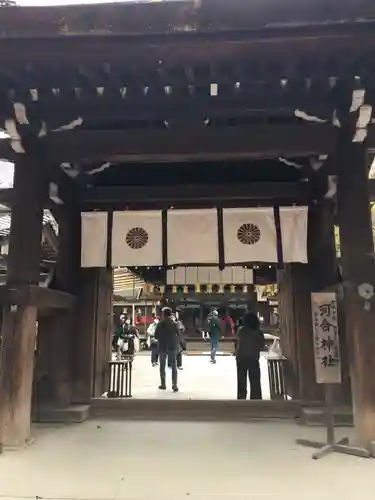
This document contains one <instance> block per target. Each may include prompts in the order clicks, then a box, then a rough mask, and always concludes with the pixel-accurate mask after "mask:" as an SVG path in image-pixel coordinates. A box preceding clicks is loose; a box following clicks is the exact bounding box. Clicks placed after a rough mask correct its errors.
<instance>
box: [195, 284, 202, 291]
mask: <svg viewBox="0 0 375 500" xmlns="http://www.w3.org/2000/svg"><path fill="white" fill-rule="evenodd" d="M195 293H201V286H200V284H197V285H195Z"/></svg>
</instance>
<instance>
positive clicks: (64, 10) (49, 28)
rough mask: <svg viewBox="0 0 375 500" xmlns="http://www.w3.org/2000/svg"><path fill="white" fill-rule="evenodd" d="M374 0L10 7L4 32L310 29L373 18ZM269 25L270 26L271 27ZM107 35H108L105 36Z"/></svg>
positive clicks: (3, 19)
mask: <svg viewBox="0 0 375 500" xmlns="http://www.w3.org/2000/svg"><path fill="white" fill-rule="evenodd" d="M374 17H375V7H374V4H373V2H372V1H371V0H363V1H362V2H360V3H358V2H351V1H345V2H343V3H342V5H341V4H340V5H338V4H337V2H336V0H305V1H304V2H303V4H301V2H299V1H298V0H284V2H283V6H282V7H280V5H279V2H278V1H277V0H265V1H263V2H243V1H241V0H232V1H231V2H230V3H228V2H225V1H224V0H220V1H217V0H216V1H213V0H203V1H201V2H199V3H194V2H186V1H180V2H171V3H162V4H161V5H159V4H154V3H151V4H150V3H142V2H141V3H140V4H132V3H125V4H121V5H118V4H116V5H115V4H113V5H111V4H110V5H107V4H106V5H104V4H103V5H95V6H89V7H87V6H86V5H85V6H84V5H81V6H65V7H43V8H38V9H35V8H33V7H32V8H25V7H22V8H20V9H7V10H4V13H2V15H1V20H0V31H1V32H2V33H4V35H5V36H6V35H8V36H38V37H40V36H56V35H61V34H64V33H66V34H72V35H73V34H75V35H78V34H83V35H87V34H91V35H93V34H95V33H102V34H103V33H105V34H106V35H108V34H115V33H131V34H134V35H144V34H148V35H153V36H156V37H159V39H160V38H162V37H163V35H165V34H168V35H169V36H171V35H176V34H181V35H183V36H185V38H186V37H187V36H191V34H192V33H193V36H195V35H196V34H197V33H198V34H199V33H200V32H205V31H206V32H207V31H213V32H214V33H215V32H216V31H218V32H219V33H220V32H224V33H225V31H228V30H241V29H246V28H247V29H252V30H254V31H257V29H259V28H263V27H264V26H267V31H268V30H270V29H271V28H270V27H272V26H274V27H280V26H282V27H284V29H285V28H288V27H289V28H290V27H291V26H292V27H299V28H300V30H301V31H302V32H305V31H306V28H307V27H308V26H309V24H312V25H318V26H319V27H320V25H322V24H323V27H324V26H325V25H326V24H327V23H329V22H330V21H331V22H335V23H336V24H338V25H339V26H340V23H339V21H342V20H346V21H347V20H356V19H361V20H363V19H366V18H368V19H374ZM268 26H270V27H268ZM103 38H104V37H103Z"/></svg>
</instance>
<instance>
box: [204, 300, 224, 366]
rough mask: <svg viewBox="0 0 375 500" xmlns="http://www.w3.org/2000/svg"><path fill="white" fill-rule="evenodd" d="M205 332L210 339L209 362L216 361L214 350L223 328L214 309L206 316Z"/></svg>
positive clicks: (215, 350) (217, 345)
mask: <svg viewBox="0 0 375 500" xmlns="http://www.w3.org/2000/svg"><path fill="white" fill-rule="evenodd" d="M205 330H206V332H207V333H208V335H209V336H210V340H211V360H210V361H211V363H213V364H215V363H216V352H217V348H218V347H219V342H220V337H221V336H222V334H223V329H222V325H221V320H220V318H219V313H218V312H217V311H216V310H215V309H214V310H213V311H212V312H211V313H210V314H209V315H208V316H207V320H206V327H205Z"/></svg>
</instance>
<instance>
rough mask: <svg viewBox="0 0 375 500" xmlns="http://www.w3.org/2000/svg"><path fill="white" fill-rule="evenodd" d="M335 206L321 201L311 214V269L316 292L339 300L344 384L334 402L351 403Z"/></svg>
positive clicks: (336, 390)
mask: <svg viewBox="0 0 375 500" xmlns="http://www.w3.org/2000/svg"><path fill="white" fill-rule="evenodd" d="M334 218H335V206H334V204H333V202H332V201H330V200H321V201H320V202H319V203H318V204H317V205H314V206H312V207H310V211H309V231H308V240H309V241H308V248H309V255H308V258H309V270H310V283H311V291H312V292H335V293H336V294H337V300H338V304H337V305H338V314H339V328H340V332H339V338H340V356H341V367H342V383H341V384H336V385H335V386H334V387H333V389H332V395H333V402H334V403H335V404H339V405H350V404H351V390H350V377H349V364H348V353H347V342H346V328H345V315H344V307H345V306H344V304H343V301H342V293H341V282H340V278H341V277H340V275H339V268H338V261H337V255H336V246H335V235H334V222H335V221H334Z"/></svg>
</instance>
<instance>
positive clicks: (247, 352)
mask: <svg viewBox="0 0 375 500" xmlns="http://www.w3.org/2000/svg"><path fill="white" fill-rule="evenodd" d="M263 349H264V335H263V333H262V332H261V330H260V323H259V320H258V317H257V316H256V314H254V313H250V312H248V313H246V314H245V316H244V317H243V322H242V326H240V327H239V329H238V330H237V344H236V362H237V399H246V396H247V377H249V382H250V399H262V389H261V375H260V365H259V356H260V352H261V351H262V350H263Z"/></svg>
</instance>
